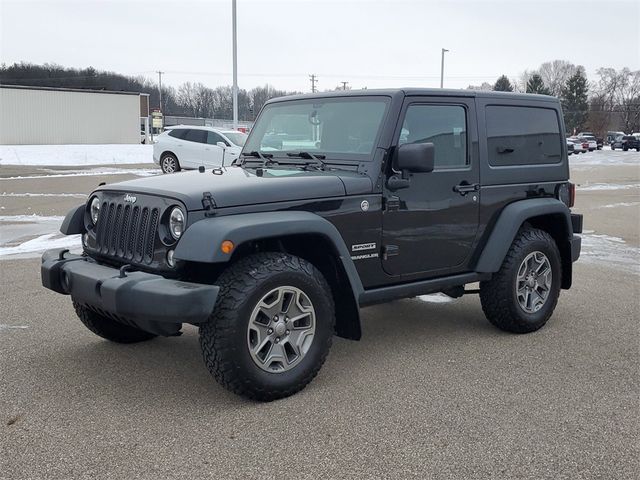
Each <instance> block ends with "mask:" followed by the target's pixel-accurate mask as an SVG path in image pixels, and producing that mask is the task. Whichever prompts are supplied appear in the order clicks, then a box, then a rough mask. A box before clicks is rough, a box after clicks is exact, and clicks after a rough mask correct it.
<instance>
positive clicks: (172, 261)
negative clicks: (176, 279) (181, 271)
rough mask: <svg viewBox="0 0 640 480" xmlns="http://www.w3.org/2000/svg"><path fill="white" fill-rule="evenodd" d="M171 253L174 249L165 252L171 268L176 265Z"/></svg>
mask: <svg viewBox="0 0 640 480" xmlns="http://www.w3.org/2000/svg"><path fill="white" fill-rule="evenodd" d="M173 253H174V250H169V251H168V252H167V263H168V264H169V266H170V267H171V268H173V267H175V266H176V261H175V260H174V258H173Z"/></svg>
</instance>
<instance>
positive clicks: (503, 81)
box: [493, 75, 513, 92]
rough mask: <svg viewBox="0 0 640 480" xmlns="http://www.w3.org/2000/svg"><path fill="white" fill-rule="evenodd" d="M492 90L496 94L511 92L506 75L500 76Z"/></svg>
mask: <svg viewBox="0 0 640 480" xmlns="http://www.w3.org/2000/svg"><path fill="white" fill-rule="evenodd" d="M493 89H494V90H495V91H496V92H513V86H511V82H510V81H509V79H508V78H507V76H506V75H502V76H501V77H500V78H498V80H497V81H496V83H495V85H494V86H493Z"/></svg>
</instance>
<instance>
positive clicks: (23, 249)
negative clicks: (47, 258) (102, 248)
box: [0, 215, 82, 259]
mask: <svg viewBox="0 0 640 480" xmlns="http://www.w3.org/2000/svg"><path fill="white" fill-rule="evenodd" d="M63 219H64V217H61V216H50V217H47V216H41V215H0V259H3V258H30V257H39V256H40V254H42V252H44V251H45V250H47V249H49V248H68V249H69V250H71V251H73V252H80V251H81V250H82V244H81V241H80V235H69V236H67V235H63V234H62V233H60V225H61V224H62V220H63Z"/></svg>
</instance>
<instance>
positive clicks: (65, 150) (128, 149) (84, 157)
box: [0, 145, 153, 166]
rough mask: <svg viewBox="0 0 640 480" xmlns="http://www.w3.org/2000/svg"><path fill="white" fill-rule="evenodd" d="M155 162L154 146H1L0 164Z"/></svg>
mask: <svg viewBox="0 0 640 480" xmlns="http://www.w3.org/2000/svg"><path fill="white" fill-rule="evenodd" d="M132 163H153V145H0V165H56V166H66V165H74V166H79V165H124V164H132Z"/></svg>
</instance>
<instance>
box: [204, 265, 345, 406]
mask: <svg viewBox="0 0 640 480" xmlns="http://www.w3.org/2000/svg"><path fill="white" fill-rule="evenodd" d="M217 283H218V284H219V285H220V292H219V295H218V300H217V302H216V306H215V308H214V311H213V314H212V315H211V318H210V319H209V321H208V322H207V323H205V324H203V325H202V326H201V327H200V346H201V347H202V353H203V357H204V362H205V364H206V366H207V368H208V369H209V371H210V372H211V374H212V375H213V376H214V378H215V379H216V380H217V381H218V383H220V384H221V385H222V386H224V387H225V388H227V389H228V390H231V391H232V392H234V393H237V394H239V395H242V396H245V397H247V398H251V399H254V400H261V401H271V400H276V399H278V398H283V397H287V396H289V395H293V394H294V393H296V392H298V391H300V390H302V389H303V388H304V387H305V386H306V385H307V384H308V383H309V382H310V381H311V380H312V379H313V378H314V377H315V376H316V374H317V373H318V371H319V370H320V368H321V367H322V364H323V363H324V361H325V359H326V357H327V355H328V353H329V349H330V347H331V342H332V338H333V332H334V324H335V315H334V303H333V297H332V295H331V289H330V287H329V285H328V284H327V281H326V280H325V278H324V277H323V276H322V274H321V273H320V272H319V271H318V269H316V268H315V267H314V266H313V265H312V264H311V263H309V262H307V261H306V260H304V259H302V258H299V257H295V256H292V255H287V254H284V253H260V254H256V255H251V256H249V257H246V258H244V259H242V260H239V261H238V262H237V263H235V264H234V265H232V266H231V267H230V268H229V269H228V270H226V271H225V272H224V273H223V274H222V275H221V276H220V279H219V281H218V282H217Z"/></svg>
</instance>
